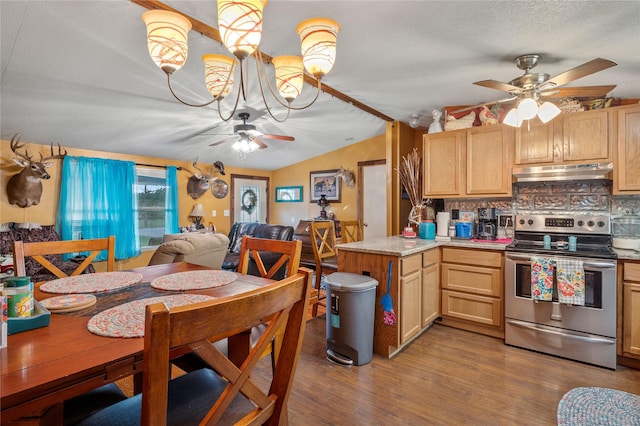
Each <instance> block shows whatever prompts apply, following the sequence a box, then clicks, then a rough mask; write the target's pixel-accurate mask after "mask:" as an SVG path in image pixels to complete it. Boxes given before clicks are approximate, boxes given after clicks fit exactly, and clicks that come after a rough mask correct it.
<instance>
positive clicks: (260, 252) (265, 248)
mask: <svg viewBox="0 0 640 426" xmlns="http://www.w3.org/2000/svg"><path fill="white" fill-rule="evenodd" d="M265 252H268V253H276V254H280V257H279V258H277V259H270V261H269V262H266V261H265V260H264V258H265V257H266V256H265ZM301 253H302V241H299V240H296V241H282V240H268V239H263V238H254V237H249V236H248V235H244V236H243V237H242V248H241V249H240V262H239V264H238V272H240V273H242V274H246V273H247V272H248V271H249V260H250V259H251V258H253V260H254V261H255V263H256V266H257V268H258V272H259V273H260V276H261V277H263V278H273V276H274V275H275V274H276V273H277V272H278V271H279V270H280V268H281V267H282V266H283V265H286V272H285V276H287V277H290V276H293V275H295V274H297V273H298V268H299V267H300V254H301ZM274 260H275V262H274ZM265 263H267V265H268V264H271V266H270V268H269V270H267V266H266V265H265Z"/></svg>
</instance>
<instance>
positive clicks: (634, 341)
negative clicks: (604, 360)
mask: <svg viewBox="0 0 640 426" xmlns="http://www.w3.org/2000/svg"><path fill="white" fill-rule="evenodd" d="M623 289H624V290H623V293H624V300H623V305H624V308H623V311H624V312H623V316H624V318H623V320H622V333H623V336H622V351H623V352H627V353H631V354H634V355H640V284H634V283H627V282H625V283H624V284H623Z"/></svg>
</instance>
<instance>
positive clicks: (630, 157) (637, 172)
mask: <svg viewBox="0 0 640 426" xmlns="http://www.w3.org/2000/svg"><path fill="white" fill-rule="evenodd" d="M617 119H618V120H617V150H616V158H615V163H614V165H613V169H614V170H615V172H616V176H615V181H614V193H617V192H623V193H640V106H634V107H630V108H622V109H620V110H618V111H617Z"/></svg>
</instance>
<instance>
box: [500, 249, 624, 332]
mask: <svg viewBox="0 0 640 426" xmlns="http://www.w3.org/2000/svg"><path fill="white" fill-rule="evenodd" d="M556 258H558V259H560V258H561V257H558V256H556ZM571 259H574V260H575V259H577V258H571ZM578 259H580V260H582V261H583V264H584V274H585V306H576V305H567V304H560V303H558V302H557V290H556V289H555V287H556V286H555V285H554V301H553V302H544V301H534V300H533V299H532V298H531V255H529V254H525V253H515V252H514V253H511V252H508V253H507V254H506V257H505V316H506V317H507V318H512V319H516V320H521V321H530V322H534V323H536V324H543V325H547V326H551V327H559V328H563V329H568V330H575V331H581V332H584V333H589V334H597V335H600V336H608V337H614V338H615V336H616V261H615V260H609V259H587V258H578ZM554 283H555V277H554Z"/></svg>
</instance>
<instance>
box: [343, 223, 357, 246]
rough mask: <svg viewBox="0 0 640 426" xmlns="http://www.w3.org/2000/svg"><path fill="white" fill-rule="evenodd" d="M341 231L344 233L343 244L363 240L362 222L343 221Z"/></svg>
mask: <svg viewBox="0 0 640 426" xmlns="http://www.w3.org/2000/svg"><path fill="white" fill-rule="evenodd" d="M340 229H341V231H342V242H343V243H353V242H355V241H360V240H362V232H361V230H360V221H358V220H341V221H340Z"/></svg>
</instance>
